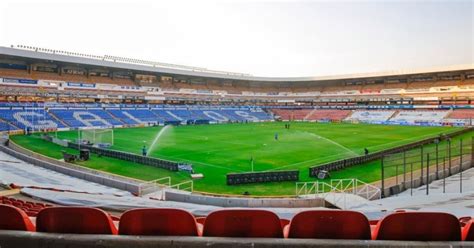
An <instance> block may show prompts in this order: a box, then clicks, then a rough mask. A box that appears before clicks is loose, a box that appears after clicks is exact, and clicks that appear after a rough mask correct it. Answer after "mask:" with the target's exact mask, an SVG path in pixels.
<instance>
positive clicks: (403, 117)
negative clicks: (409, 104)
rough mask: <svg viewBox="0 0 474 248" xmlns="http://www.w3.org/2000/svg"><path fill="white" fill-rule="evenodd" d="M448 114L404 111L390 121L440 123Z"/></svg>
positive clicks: (444, 112) (443, 112)
mask: <svg viewBox="0 0 474 248" xmlns="http://www.w3.org/2000/svg"><path fill="white" fill-rule="evenodd" d="M447 114H448V111H417V110H413V111H411V110H404V111H400V112H399V113H398V114H397V115H396V116H395V117H393V118H392V119H390V121H395V122H408V123H415V122H440V121H442V120H443V118H444V117H445V116H446V115H447Z"/></svg>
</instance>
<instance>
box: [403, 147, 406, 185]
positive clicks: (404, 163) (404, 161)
mask: <svg viewBox="0 0 474 248" xmlns="http://www.w3.org/2000/svg"><path fill="white" fill-rule="evenodd" d="M406 181H407V154H406V151H403V188H405V183H406Z"/></svg>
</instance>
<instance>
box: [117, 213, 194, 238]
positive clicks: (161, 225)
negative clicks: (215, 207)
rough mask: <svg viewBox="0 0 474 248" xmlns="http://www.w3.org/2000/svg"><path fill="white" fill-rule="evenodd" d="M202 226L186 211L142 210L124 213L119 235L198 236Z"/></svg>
mask: <svg viewBox="0 0 474 248" xmlns="http://www.w3.org/2000/svg"><path fill="white" fill-rule="evenodd" d="M201 232H202V225H201V224H198V223H197V222H196V219H195V218H194V216H193V215H192V214H190V213H189V212H188V211H185V210H181V209H171V208H143V209H132V210H129V211H127V212H125V213H124V214H123V215H122V217H121V218H120V224H119V234H123V235H157V236H200V235H201Z"/></svg>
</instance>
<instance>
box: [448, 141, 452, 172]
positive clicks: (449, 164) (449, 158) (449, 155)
mask: <svg viewBox="0 0 474 248" xmlns="http://www.w3.org/2000/svg"><path fill="white" fill-rule="evenodd" d="M448 168H449V169H448V172H449V173H448V175H449V176H451V139H448Z"/></svg>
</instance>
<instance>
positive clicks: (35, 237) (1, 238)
mask: <svg viewBox="0 0 474 248" xmlns="http://www.w3.org/2000/svg"><path fill="white" fill-rule="evenodd" d="M0 247H2V248H18V247H29V248H60V247H61V248H63V247H64V248H65V247H67V248H89V247H90V248H92V247H93V248H96V247H101V248H109V247H110V248H112V247H113V248H128V247H136V248H148V247H153V248H159V247H176V248H177V247H179V248H188V247H189V248H191V247H193V248H194V247H197V248H199V247H203V248H204V247H206V248H208V247H213V248H231V247H249V248H250V247H251V248H259V247H262V248H270V247H273V248H281V247H284V248H288V247H326V248H338V247H392V248H396V247H474V242H439V241H438V242H421V241H384V240H341V239H283V238H281V239H275V238H217V237H173V236H161V237H160V236H127V235H88V234H54V233H39V232H22V231H0Z"/></svg>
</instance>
